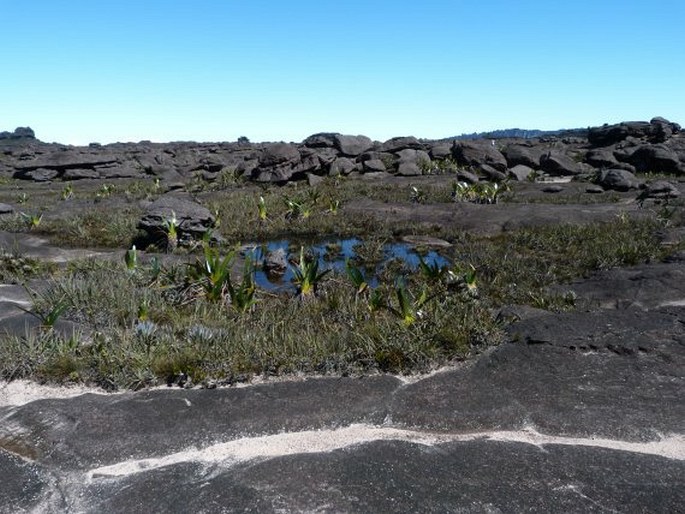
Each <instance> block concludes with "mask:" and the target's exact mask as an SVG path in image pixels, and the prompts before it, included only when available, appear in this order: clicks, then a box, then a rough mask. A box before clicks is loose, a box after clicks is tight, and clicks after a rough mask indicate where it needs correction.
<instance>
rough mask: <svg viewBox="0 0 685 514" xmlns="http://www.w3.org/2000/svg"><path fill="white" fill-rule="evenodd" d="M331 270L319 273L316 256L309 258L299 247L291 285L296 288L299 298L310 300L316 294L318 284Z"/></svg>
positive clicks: (302, 248)
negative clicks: (298, 257) (297, 260)
mask: <svg viewBox="0 0 685 514" xmlns="http://www.w3.org/2000/svg"><path fill="white" fill-rule="evenodd" d="M330 271H331V270H330V269H327V270H323V271H321V272H320V271H319V259H318V256H317V255H314V256H312V257H309V256H308V255H306V254H305V251H304V246H301V247H300V259H299V262H298V264H297V266H294V267H293V283H294V284H295V285H296V286H297V292H298V295H299V296H300V297H301V298H310V297H312V296H313V295H314V294H315V293H316V288H317V287H318V285H319V283H320V282H321V280H322V279H323V277H325V276H326V275H327V274H328V273H329V272H330Z"/></svg>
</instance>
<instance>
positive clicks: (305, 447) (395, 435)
mask: <svg viewBox="0 0 685 514" xmlns="http://www.w3.org/2000/svg"><path fill="white" fill-rule="evenodd" d="M477 440H483V441H497V442H506V443H524V444H532V445H535V446H539V447H541V448H542V447H543V446H545V445H552V444H557V445H565V446H586V447H599V448H605V449H610V450H618V451H627V452H632V453H640V454H645V455H654V456H659V457H666V458H669V459H675V460H685V436H683V435H675V434H674V435H669V436H666V437H664V438H663V439H662V440H660V441H654V442H648V443H634V442H626V441H616V440H612V439H602V438H587V439H584V438H576V437H562V436H553V435H546V434H540V433H539V432H537V431H535V430H534V429H532V428H529V429H526V430H519V431H491V432H476V433H471V434H445V433H435V432H422V431H415V430H405V429H399V428H392V427H382V426H373V425H366V424H354V425H350V426H347V427H344V428H336V429H324V430H306V431H301V432H285V433H280V434H274V435H265V436H258V437H244V438H241V439H236V440H234V441H229V442H226V443H219V444H214V445H212V446H208V447H207V448H204V449H189V450H185V451H182V452H177V453H172V454H170V455H167V456H164V457H155V458H149V459H137V460H129V461H124V462H120V463H117V464H112V465H109V466H103V467H99V468H96V469H92V470H90V471H89V472H88V473H87V477H88V479H90V480H93V479H98V478H109V477H121V476H129V475H134V474H137V473H141V472H144V471H150V470H154V469H158V468H162V467H165V466H171V465H174V464H179V463H185V462H196V463H200V464H220V463H221V464H224V465H226V466H233V465H236V464H239V463H241V462H247V461H250V460H254V459H269V458H277V457H284V456H288V455H297V454H307V453H327V452H331V451H334V450H340V449H343V448H348V447H351V446H354V445H358V444H363V443H371V442H376V441H403V442H408V443H414V444H421V445H425V446H435V445H438V444H443V443H451V442H469V441H477Z"/></svg>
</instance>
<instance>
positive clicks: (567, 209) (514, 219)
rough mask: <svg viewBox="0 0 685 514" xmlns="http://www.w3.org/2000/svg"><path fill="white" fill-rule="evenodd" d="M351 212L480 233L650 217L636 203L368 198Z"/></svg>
mask: <svg viewBox="0 0 685 514" xmlns="http://www.w3.org/2000/svg"><path fill="white" fill-rule="evenodd" d="M344 208H345V211H346V212H348V213H358V214H365V215H369V216H373V217H376V218H378V219H382V220H388V219H391V220H393V222H396V223H425V224H430V225H442V226H449V227H452V228H458V229H460V230H464V231H466V232H470V233H472V234H478V235H488V236H492V235H497V234H499V233H501V232H504V231H511V230H516V229H519V228H524V227H538V226H546V225H556V224H559V223H569V224H589V223H597V222H607V221H611V220H615V219H616V217H617V216H618V215H624V214H625V215H629V216H631V217H635V218H639V217H645V218H646V217H649V213H648V212H646V211H645V210H640V209H639V208H638V206H637V205H636V204H635V203H626V204H589V205H575V204H544V203H532V204H517V203H508V204H495V205H480V204H474V203H469V202H462V203H454V204H431V205H421V204H413V205H408V204H399V203H398V204H393V203H384V202H380V201H377V200H372V199H368V198H361V199H358V200H354V201H352V202H350V203H348V204H346V205H345V207H344Z"/></svg>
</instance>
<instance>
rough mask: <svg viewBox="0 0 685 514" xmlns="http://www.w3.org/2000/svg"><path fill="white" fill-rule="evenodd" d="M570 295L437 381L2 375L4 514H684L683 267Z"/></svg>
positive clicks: (614, 274)
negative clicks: (141, 388) (133, 382)
mask: <svg viewBox="0 0 685 514" xmlns="http://www.w3.org/2000/svg"><path fill="white" fill-rule="evenodd" d="M571 288H572V289H573V290H575V291H576V292H577V293H578V295H579V296H580V297H582V298H585V299H590V300H592V301H594V302H596V304H597V305H598V306H599V307H597V308H595V309H592V310H589V311H582V310H579V311H575V312H570V313H564V314H554V313H549V312H545V311H535V310H531V309H525V310H521V312H519V313H515V314H517V315H518V316H519V317H520V320H519V321H517V322H516V323H514V324H513V325H512V326H511V328H510V330H509V334H510V337H509V342H507V343H505V344H502V345H501V346H499V347H497V348H494V349H492V350H490V351H489V352H487V353H485V354H483V355H481V356H480V357H479V358H477V359H476V360H474V361H473V362H468V363H465V364H463V365H461V366H456V367H451V368H446V369H443V370H440V371H439V372H436V373H434V374H432V375H430V376H423V377H412V378H411V379H405V378H402V377H399V378H398V377H393V376H381V375H378V376H371V377H363V378H358V377H347V378H309V379H293V380H289V381H274V382H270V383H269V382H267V383H261V384H256V385H251V386H247V387H238V388H230V389H214V390H182V389H163V390H152V391H145V392H138V393H122V394H112V395H104V394H95V393H94V392H87V391H79V390H76V391H72V390H62V391H57V392H55V391H42V390H40V388H37V390H36V391H35V392H34V391H33V389H35V386H31V385H29V384H18V383H10V384H2V385H1V386H0V419H1V420H2V421H1V422H0V476H2V480H1V481H0V511H1V512H8V513H14V512H48V513H51V512H54V513H58V512H59V513H63V512H88V513H109V512H128V513H132V512H207V513H210V512H522V511H526V512H682V511H683V505H685V487H683V484H685V430H684V427H685V394H684V391H685V376H684V375H685V374H684V370H685V368H684V366H683V363H684V362H685V359H684V357H685V256H682V255H681V256H680V257H676V258H674V259H671V260H670V261H669V262H666V263H658V264H649V265H642V266H637V267H635V268H629V269H620V270H611V271H608V272H604V273H602V274H600V275H597V276H595V277H593V278H591V279H587V280H583V281H579V282H576V283H574V284H572V285H571ZM56 394H61V395H62V396H63V397H62V398H57V397H55V395H56ZM40 398H43V399H40Z"/></svg>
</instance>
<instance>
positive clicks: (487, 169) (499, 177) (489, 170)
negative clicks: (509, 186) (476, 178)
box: [478, 164, 507, 182]
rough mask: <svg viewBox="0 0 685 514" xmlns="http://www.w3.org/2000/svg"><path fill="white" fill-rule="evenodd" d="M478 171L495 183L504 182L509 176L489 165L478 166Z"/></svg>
mask: <svg viewBox="0 0 685 514" xmlns="http://www.w3.org/2000/svg"><path fill="white" fill-rule="evenodd" d="M478 171H480V173H481V174H482V175H483V176H485V178H487V179H488V180H491V181H493V182H502V181H504V180H506V179H507V174H506V173H504V172H502V171H500V170H498V169H496V168H493V167H492V166H490V165H489V164H481V165H479V166H478Z"/></svg>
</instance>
